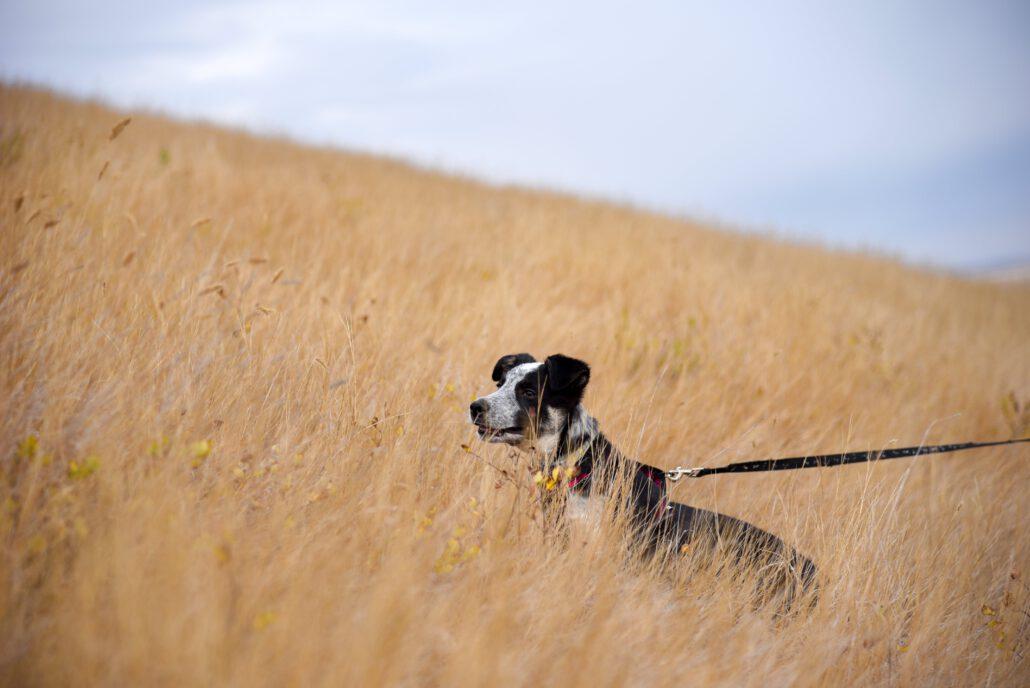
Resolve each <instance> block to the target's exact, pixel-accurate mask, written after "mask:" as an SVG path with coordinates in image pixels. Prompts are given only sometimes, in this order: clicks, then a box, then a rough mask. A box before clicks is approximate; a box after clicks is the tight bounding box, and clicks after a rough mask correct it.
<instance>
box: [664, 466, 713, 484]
mask: <svg viewBox="0 0 1030 688" xmlns="http://www.w3.org/2000/svg"><path fill="white" fill-rule="evenodd" d="M703 470H704V467H703V466H698V467H697V468H684V467H683V466H677V467H676V468H673V469H672V470H670V471H665V479H666V480H668V481H669V482H671V483H675V482H679V480H680V478H698V477H700V474H701V471H703Z"/></svg>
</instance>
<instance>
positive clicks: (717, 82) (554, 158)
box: [0, 0, 1030, 268]
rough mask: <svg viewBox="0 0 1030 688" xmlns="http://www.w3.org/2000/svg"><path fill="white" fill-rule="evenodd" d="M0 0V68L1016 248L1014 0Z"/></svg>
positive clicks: (815, 223) (1020, 163)
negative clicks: (327, 2)
mask: <svg viewBox="0 0 1030 688" xmlns="http://www.w3.org/2000/svg"><path fill="white" fill-rule="evenodd" d="M557 4H558V3H553V2H535V1H525V0H524V1H522V2H507V3H496V4H493V3H488V2H368V3H346V2H340V3H336V4H334V5H333V6H332V7H328V6H322V3H316V2H306V1H297V0H293V1H285V0H284V1H278V0H272V1H269V2H261V1H260V0H258V1H244V2H206V3H202V2H194V1H193V0H185V1H178V2H146V1H142V0H139V1H136V2H105V1H103V0H95V1H92V2H66V1H57V2H47V1H45V0H28V1H26V0H0V78H3V79H7V80H14V79H17V80H30V81H33V82H38V83H43V84H47V85H51V86H54V87H56V88H58V89H60V90H61V91H65V92H70V93H74V94H80V95H86V96H99V97H101V98H103V99H106V100H108V101H111V102H113V103H115V104H117V105H122V106H147V107H150V108H158V109H161V110H165V111H168V112H171V113H174V114H181V115H188V116H201V117H204V118H208V119H213V120H216V121H220V122H226V123H231V124H242V125H245V126H247V127H249V128H251V129H255V130H257V131H271V132H278V133H286V134H289V135H290V136H292V137H295V138H297V139H301V140H305V141H313V142H319V143H327V142H328V143H334V144H339V145H341V146H345V147H348V148H357V149H361V150H368V151H381V152H388V153H391V154H397V155H401V156H403V157H406V158H409V159H412V160H415V161H418V162H420V163H423V164H430V165H433V166H436V167H441V168H444V169H448V170H455V171H461V172H466V173H471V174H473V175H475V176H478V177H482V178H485V179H488V180H494V181H515V182H520V183H527V184H532V185H539V186H547V187H553V188H559V189H569V190H574V191H578V192H583V193H589V194H592V195H601V196H606V197H611V198H614V199H616V200H621V201H631V202H634V203H637V204H641V205H645V206H648V207H652V208H657V209H660V210H666V211H670V212H675V213H682V214H688V215H692V216H696V217H701V218H706V219H716V220H719V221H721V222H725V223H727V224H732V225H737V226H742V227H745V228H751V229H763V230H765V229H773V230H776V231H780V232H783V233H786V234H791V235H795V236H804V237H813V238H816V239H818V240H820V241H823V242H826V243H829V244H832V245H843V246H867V247H872V248H875V249H878V250H881V251H886V252H890V253H893V254H897V255H901V256H903V257H905V258H907V259H908V260H911V261H915V262H930V263H934V264H938V265H943V266H950V267H962V268H971V267H979V266H983V265H987V264H992V263H997V262H1004V261H1013V260H1016V261H1018V260H1022V261H1025V262H1030V2H1026V1H1025V0H1016V1H1014V2H998V1H994V0H982V1H979V2H974V1H972V0H970V1H965V2H951V1H950V0H936V1H934V0H927V1H922V2H914V1H913V2H904V1H902V0H883V1H880V0H875V1H868V0H867V1H865V2H849V3H832V2H822V3H816V2H786V1H781V0H771V1H763V2H757V3H756V2H753V1H740V2H736V1H717V2H713V1H712V0H707V1H705V2H660V3H642V2H634V3H630V2H626V3H603V2H598V1H596V0H593V1H590V2H567V3H561V7H560V8H559V7H555V5H557Z"/></svg>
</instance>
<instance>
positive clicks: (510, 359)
mask: <svg viewBox="0 0 1030 688" xmlns="http://www.w3.org/2000/svg"><path fill="white" fill-rule="evenodd" d="M535 362H536V359H535V358H533V356H532V354H508V355H507V356H501V357H500V358H499V359H497V363H496V364H494V372H493V374H492V375H491V379H492V380H493V381H494V382H496V383H497V386H498V387H501V386H502V385H503V384H504V378H505V377H507V375H508V371H509V370H511V369H512V368H514V367H515V366H517V365H522V364H523V363H535Z"/></svg>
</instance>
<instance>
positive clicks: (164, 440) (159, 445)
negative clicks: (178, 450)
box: [147, 435, 171, 456]
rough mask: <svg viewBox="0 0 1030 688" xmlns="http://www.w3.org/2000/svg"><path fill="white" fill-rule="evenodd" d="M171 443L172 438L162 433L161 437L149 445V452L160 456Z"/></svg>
mask: <svg viewBox="0 0 1030 688" xmlns="http://www.w3.org/2000/svg"><path fill="white" fill-rule="evenodd" d="M170 444H171V440H170V439H168V435H161V439H157V440H154V441H153V442H151V443H150V446H149V447H147V454H149V455H151V456H160V455H161V454H164V453H165V452H166V451H167V450H168V446H169V445H170Z"/></svg>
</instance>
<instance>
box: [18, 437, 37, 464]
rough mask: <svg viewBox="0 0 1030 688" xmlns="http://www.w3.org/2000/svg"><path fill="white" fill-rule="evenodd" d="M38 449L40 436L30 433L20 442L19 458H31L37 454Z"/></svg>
mask: <svg viewBox="0 0 1030 688" xmlns="http://www.w3.org/2000/svg"><path fill="white" fill-rule="evenodd" d="M37 449H39V438H38V437H36V436H35V435H29V436H28V437H26V438H25V439H24V440H22V441H21V442H19V443H18V450H17V452H16V453H17V456H18V458H19V459H31V458H32V457H34V456H35V455H36V450H37Z"/></svg>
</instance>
